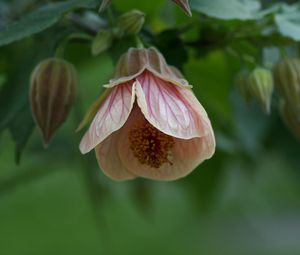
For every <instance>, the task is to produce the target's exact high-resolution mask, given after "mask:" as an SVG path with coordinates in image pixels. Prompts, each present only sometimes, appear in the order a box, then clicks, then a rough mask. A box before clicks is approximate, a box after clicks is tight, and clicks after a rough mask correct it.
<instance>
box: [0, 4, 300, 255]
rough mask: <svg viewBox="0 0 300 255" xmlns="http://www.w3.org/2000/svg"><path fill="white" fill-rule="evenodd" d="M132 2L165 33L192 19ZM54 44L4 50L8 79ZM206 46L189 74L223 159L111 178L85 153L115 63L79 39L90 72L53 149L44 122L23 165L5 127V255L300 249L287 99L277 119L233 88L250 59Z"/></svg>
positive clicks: (299, 202) (295, 153) (296, 159)
mask: <svg viewBox="0 0 300 255" xmlns="http://www.w3.org/2000/svg"><path fill="white" fill-rule="evenodd" d="M4 2H5V1H4ZM16 2H17V1H16ZM266 2H268V1H266ZM269 2H271V1H269ZM132 6H135V7H136V8H138V9H140V10H142V11H143V12H145V13H146V14H147V25H148V26H149V27H151V29H152V30H153V31H157V32H160V31H162V30H164V29H165V28H167V27H169V28H170V27H171V28H172V27H177V26H180V25H181V24H183V23H185V22H187V21H188V18H187V17H186V16H185V15H184V14H183V13H181V11H180V10H179V9H178V8H177V7H174V6H173V5H172V4H171V2H170V3H165V2H164V1H160V0H152V1H137V0H130V1H129V0H128V1H115V5H114V8H116V9H117V10H119V11H128V10H130V9H132ZM209 22H212V23H213V22H214V20H212V21H209ZM215 22H216V23H217V22H220V21H215ZM221 23H222V25H224V24H223V21H222V22H221ZM218 24H219V23H218ZM236 25H240V23H239V22H238V21H234V22H233V21H229V22H225V26H236ZM250 25H251V26H255V23H254V24H250ZM48 31H50V30H46V33H45V34H47V33H48ZM49 33H50V32H49ZM43 36H44V35H42V36H41V38H43ZM188 36H189V35H188ZM188 36H187V37H188ZM193 36H194V34H193V33H192V35H191V37H193ZM220 38H221V37H220ZM220 40H221V39H220ZM47 43H49V40H48V41H47V40H46V39H45V40H44V41H38V40H35V39H32V38H27V39H25V40H23V41H21V42H16V43H14V44H12V45H8V46H4V47H1V48H0V70H1V72H0V74H1V75H0V77H3V80H7V79H9V78H8V77H7V76H12V75H11V72H12V71H11V70H14V71H13V72H15V73H14V74H18V73H21V72H22V71H24V72H26V70H25V69H26V68H28V69H29V70H31V69H30V68H31V67H30V66H28V67H27V66H26V64H24V62H23V60H22V59H24V58H25V59H27V58H26V57H24V56H25V55H26V54H28V55H30V52H35V49H36V48H35V47H37V45H39V46H38V47H40V48H43V47H47ZM194 51H195V50H189V51H187V60H186V61H185V62H184V63H183V65H182V66H181V70H182V71H183V73H184V74H185V76H186V78H187V79H188V80H189V81H190V83H191V84H193V85H194V91H195V93H196V95H197V97H198V99H199V100H200V102H201V103H202V104H203V106H204V107H205V109H206V111H207V112H208V115H209V116H210V118H211V122H212V125H213V127H214V130H215V133H216V139H217V151H216V154H215V156H214V157H213V158H212V159H210V160H208V161H206V162H204V163H203V164H202V165H200V166H199V167H198V168H197V169H196V170H195V171H194V172H193V173H192V174H190V175H189V176H187V177H186V178H184V179H181V180H178V181H174V182H156V181H151V180H142V179H138V180H134V181H129V182H123V183H122V182H121V183H120V182H114V181H111V180H109V179H108V178H107V177H105V176H104V175H103V173H102V172H101V170H100V169H99V168H98V166H97V163H96V159H95V157H94V155H93V152H91V153H90V154H88V155H81V154H80V152H79V150H78V144H79V141H80V138H81V136H82V133H75V129H76V127H77V126H78V124H79V122H80V120H81V118H82V116H83V114H84V112H85V111H86V110H87V108H88V107H89V106H90V105H91V103H92V102H93V101H94V100H95V99H96V98H97V96H98V95H99V94H100V92H101V90H102V84H105V83H106V82H107V81H108V80H109V79H110V77H111V75H112V73H113V68H114V65H115V63H114V62H113V58H111V57H110V55H109V54H106V53H104V54H101V55H99V56H97V57H93V56H91V54H90V45H89V44H73V45H70V46H68V48H67V50H66V53H65V57H66V59H67V60H68V61H70V62H72V63H74V64H75V66H76V68H77V70H78V73H79V84H78V99H77V102H76V105H75V107H74V109H73V111H72V112H71V115H70V116H69V118H68V120H67V122H66V123H65V124H64V126H63V127H62V128H61V129H60V130H59V132H58V133H57V135H56V136H55V138H54V139H53V141H52V143H51V145H50V146H49V148H48V149H47V150H44V149H43V146H42V142H41V138H40V134H39V132H38V130H37V129H35V130H34V132H33V133H32V135H31V137H30V139H29V141H28V144H27V145H26V150H25V151H24V152H23V155H22V159H21V163H20V165H16V164H15V144H14V142H13V139H12V135H11V132H9V131H8V130H7V129H6V130H4V131H2V132H1V134H0V255H40V254H43V255H48V254H49V255H53V254H56V255H69V254H74V255H81V254H82V255H83V254H88V255H94V254H105V255H110V254H113V255H114V254H165V255H168V254H170V255H177V254H178V255H181V254H182V255H183V254H184V255H186V254H188V255H193V254H195V255H196V254H197V255H198V254H205V255H223V254H224V255H227V254H228V255H229V254H230V255H232V254H237V255H240V254H243V255H244V254H246V255H247V254H249V255H250V254H251V255H253V254H255V255H256V254H257V255H260V254H261V255H268V254H270V255H290V254H291V255H293V254H295V255H298V254H300V143H299V141H298V140H297V139H295V137H293V136H292V134H290V132H289V131H288V130H287V129H286V128H285V126H284V125H283V123H282V121H281V120H280V118H279V114H278V112H277V110H276V107H277V106H278V102H277V100H276V98H275V99H274V102H273V109H272V113H271V115H265V114H264V113H262V112H261V110H260V108H259V106H258V105H257V104H256V103H255V102H254V103H252V104H250V105H246V104H245V102H244V100H243V99H242V97H241V96H240V95H239V94H238V93H237V91H236V88H235V87H234V85H233V83H234V82H233V81H234V77H235V75H236V73H237V72H238V71H239V70H240V69H241V63H240V62H239V61H238V60H237V59H235V58H233V57H232V56H230V55H228V54H227V53H226V52H225V51H224V49H223V48H222V46H221V47H217V48H215V49H209V50H207V51H206V52H205V53H203V52H201V53H200V54H195V52H194ZM167 55H168V54H167ZM271 55H272V54H271ZM170 56H174V53H172V54H170ZM271 57H272V56H271ZM167 60H168V61H171V62H172V61H173V59H172V57H169V58H168V57H167ZM29 70H28V71H29ZM20 76H21V75H20ZM15 79H18V84H20V86H19V87H18V86H16V91H19V89H21V88H23V87H25V90H23V91H25V92H22V93H25V95H26V93H27V92H26V91H27V89H28V75H27V76H25V77H24V78H22V77H21V78H20V77H19V78H15ZM20 81H21V82H20ZM0 85H1V79H0ZM26 97H27V95H26ZM12 98H14V97H12ZM2 100H3V97H2ZM2 103H3V102H2ZM0 104H1V103H0ZM1 107H3V105H1ZM7 109H8V108H7ZM7 109H4V108H1V109H0V112H1V114H2V116H4V115H5V114H4V112H5V111H7ZM19 114H20V115H17V118H18V119H20V121H19V125H20V127H22V113H21V112H20V113H19Z"/></svg>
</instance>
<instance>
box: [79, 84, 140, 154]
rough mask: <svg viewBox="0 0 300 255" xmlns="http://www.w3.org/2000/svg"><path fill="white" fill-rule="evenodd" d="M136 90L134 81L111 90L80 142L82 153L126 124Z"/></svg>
mask: <svg viewBox="0 0 300 255" xmlns="http://www.w3.org/2000/svg"><path fill="white" fill-rule="evenodd" d="M134 91H135V84H132V82H128V83H125V84H122V85H119V86H116V87H115V88H114V89H113V90H112V91H111V93H110V94H109V95H108V96H107V98H106V99H105V101H104V102H103V104H102V105H101V107H100V109H99V111H98V113H97V114H96V116H95V118H94V120H93V121H92V123H91V125H90V128H89V130H88V131H87V132H86V133H85V135H84V137H83V138H82V140H81V142H80V146H79V148H80V151H81V153H83V154H84V153H87V152H89V151H91V150H92V149H93V148H95V147H96V146H97V145H98V144H99V143H101V142H102V141H103V140H104V139H105V138H106V137H108V136H109V135H110V134H111V133H112V132H114V131H116V130H118V129H120V128H121V127H122V126H123V125H124V123H125V122H126V120H127V119H128V116H129V114H130V112H131V110H132V107H133V103H134V100H135V92H134Z"/></svg>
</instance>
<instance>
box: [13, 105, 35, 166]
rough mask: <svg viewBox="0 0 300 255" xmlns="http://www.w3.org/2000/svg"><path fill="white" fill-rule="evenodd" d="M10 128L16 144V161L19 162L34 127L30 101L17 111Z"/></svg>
mask: <svg viewBox="0 0 300 255" xmlns="http://www.w3.org/2000/svg"><path fill="white" fill-rule="evenodd" d="M9 129H10V132H11V135H12V138H13V140H14V142H15V145H16V156H15V157H16V158H15V161H16V163H17V164H19V163H20V159H21V154H22V151H23V150H24V147H25V145H26V143H27V141H28V139H29V137H30V135H31V133H32V131H33V129H34V121H33V119H32V116H31V112H30V106H29V103H26V104H25V105H24V107H23V108H22V109H21V110H20V111H19V112H17V114H16V116H15V118H14V119H13V120H12V121H11V123H10V128H9Z"/></svg>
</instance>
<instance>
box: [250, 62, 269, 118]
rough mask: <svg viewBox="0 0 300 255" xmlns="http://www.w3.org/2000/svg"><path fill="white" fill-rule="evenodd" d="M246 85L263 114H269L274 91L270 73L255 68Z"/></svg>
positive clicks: (263, 69) (266, 70)
mask: <svg viewBox="0 0 300 255" xmlns="http://www.w3.org/2000/svg"><path fill="white" fill-rule="evenodd" d="M248 83H249V90H250V92H251V95H252V96H253V97H254V98H255V99H256V100H257V101H258V103H259V104H260V106H261V107H262V109H263V110H264V112H266V113H270V110H271V99H272V93H273V89H274V82H273V76H272V72H271V71H270V70H268V69H265V68H261V67H257V68H255V69H254V70H253V71H252V72H251V73H250V75H249V77H248Z"/></svg>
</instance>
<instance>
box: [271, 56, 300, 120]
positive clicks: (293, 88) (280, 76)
mask: <svg viewBox="0 0 300 255" xmlns="http://www.w3.org/2000/svg"><path fill="white" fill-rule="evenodd" d="M274 77H275V83H276V86H277V89H278V91H279V93H280V95H281V96H282V97H283V98H284V100H285V101H286V103H287V104H288V105H289V107H290V108H292V109H293V111H294V112H295V113H296V114H297V115H298V116H299V117H300V59H285V60H282V61H280V62H278V63H277V64H276V65H275V67H274Z"/></svg>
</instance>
